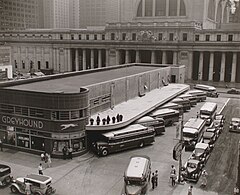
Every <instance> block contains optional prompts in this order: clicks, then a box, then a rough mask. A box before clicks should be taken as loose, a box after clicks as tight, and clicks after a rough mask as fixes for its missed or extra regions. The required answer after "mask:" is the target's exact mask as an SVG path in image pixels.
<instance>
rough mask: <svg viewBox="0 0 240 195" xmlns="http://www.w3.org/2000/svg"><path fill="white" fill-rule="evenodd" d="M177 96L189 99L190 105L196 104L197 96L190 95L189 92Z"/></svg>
mask: <svg viewBox="0 0 240 195" xmlns="http://www.w3.org/2000/svg"><path fill="white" fill-rule="evenodd" d="M178 97H179V98H182V99H188V100H189V101H190V105H191V106H195V105H197V98H196V96H194V95H191V94H182V95H180V96H178Z"/></svg>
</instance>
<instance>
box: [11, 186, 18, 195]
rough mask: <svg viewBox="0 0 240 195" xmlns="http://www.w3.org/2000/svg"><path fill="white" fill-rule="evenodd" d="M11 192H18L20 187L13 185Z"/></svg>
mask: <svg viewBox="0 0 240 195" xmlns="http://www.w3.org/2000/svg"><path fill="white" fill-rule="evenodd" d="M11 192H12V193H14V194H16V193H18V189H17V188H16V187H15V186H11Z"/></svg>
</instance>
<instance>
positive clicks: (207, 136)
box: [202, 131, 217, 150]
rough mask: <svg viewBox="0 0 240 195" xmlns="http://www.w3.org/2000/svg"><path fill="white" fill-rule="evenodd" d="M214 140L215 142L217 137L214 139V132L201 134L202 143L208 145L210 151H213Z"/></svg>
mask: <svg viewBox="0 0 240 195" xmlns="http://www.w3.org/2000/svg"><path fill="white" fill-rule="evenodd" d="M216 140H217V137H216V135H215V133H214V132H207V131H205V132H204V133H203V139H202V143H205V144H208V145H209V147H210V150H212V149H213V147H214V143H215V141H216Z"/></svg>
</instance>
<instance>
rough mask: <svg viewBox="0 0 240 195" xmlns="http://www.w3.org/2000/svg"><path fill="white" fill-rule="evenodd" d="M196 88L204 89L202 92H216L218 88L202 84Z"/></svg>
mask: <svg viewBox="0 0 240 195" xmlns="http://www.w3.org/2000/svg"><path fill="white" fill-rule="evenodd" d="M194 88H196V89H202V90H210V91H216V88H215V87H213V86H209V85H202V84H196V85H195V86H194Z"/></svg>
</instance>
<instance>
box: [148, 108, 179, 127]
mask: <svg viewBox="0 0 240 195" xmlns="http://www.w3.org/2000/svg"><path fill="white" fill-rule="evenodd" d="M149 116H151V117H153V118H163V119H164V121H165V126H171V125H172V124H173V123H174V122H178V120H179V111H178V110H173V109H169V108H165V109H158V110H155V111H153V112H152V113H150V114H149Z"/></svg>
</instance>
